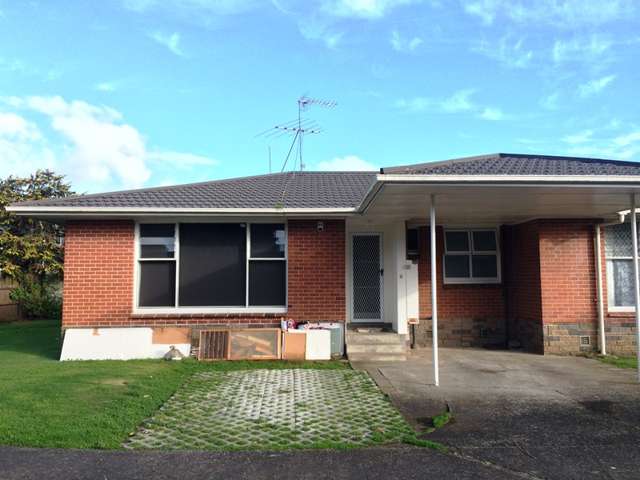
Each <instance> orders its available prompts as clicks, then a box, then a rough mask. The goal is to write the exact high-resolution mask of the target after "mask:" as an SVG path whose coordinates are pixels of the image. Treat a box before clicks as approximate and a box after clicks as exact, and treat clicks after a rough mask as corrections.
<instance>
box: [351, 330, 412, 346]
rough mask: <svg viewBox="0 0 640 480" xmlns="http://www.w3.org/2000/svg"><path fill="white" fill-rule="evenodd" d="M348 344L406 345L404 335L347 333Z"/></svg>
mask: <svg viewBox="0 0 640 480" xmlns="http://www.w3.org/2000/svg"><path fill="white" fill-rule="evenodd" d="M346 340H347V345H405V344H406V339H405V338H404V335H384V334H377V335H373V334H362V333H360V334H353V333H347V338H346Z"/></svg>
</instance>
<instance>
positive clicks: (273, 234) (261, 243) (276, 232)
mask: <svg viewBox="0 0 640 480" xmlns="http://www.w3.org/2000/svg"><path fill="white" fill-rule="evenodd" d="M285 242H286V238H285V230H284V224H282V223H254V224H253V225H251V257H253V258H284V248H285Z"/></svg>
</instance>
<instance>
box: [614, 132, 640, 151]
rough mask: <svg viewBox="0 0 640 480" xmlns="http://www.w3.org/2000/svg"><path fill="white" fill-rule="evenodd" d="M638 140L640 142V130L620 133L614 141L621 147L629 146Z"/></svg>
mask: <svg viewBox="0 0 640 480" xmlns="http://www.w3.org/2000/svg"><path fill="white" fill-rule="evenodd" d="M636 142H640V130H638V131H635V132H631V133H627V134H626V135H620V136H618V137H616V138H614V139H613V143H615V144H616V145H617V146H619V147H628V146H629V145H632V144H633V143H636Z"/></svg>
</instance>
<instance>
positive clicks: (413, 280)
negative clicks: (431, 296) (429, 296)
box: [394, 222, 419, 335]
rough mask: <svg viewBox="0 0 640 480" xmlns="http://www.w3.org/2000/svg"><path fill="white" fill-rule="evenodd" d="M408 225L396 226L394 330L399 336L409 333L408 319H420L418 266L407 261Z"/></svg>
mask: <svg viewBox="0 0 640 480" xmlns="http://www.w3.org/2000/svg"><path fill="white" fill-rule="evenodd" d="M406 233H407V232H406V225H405V223H404V222H398V223H395V224H394V259H395V262H396V265H395V272H396V299H397V301H396V308H397V312H396V322H395V324H394V329H395V331H396V332H398V333H399V334H402V335H405V334H407V333H408V332H409V327H408V319H409V318H418V313H419V303H418V264H417V263H413V262H412V261H411V260H407V255H406Z"/></svg>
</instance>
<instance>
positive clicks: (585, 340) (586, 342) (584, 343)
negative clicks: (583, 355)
mask: <svg viewBox="0 0 640 480" xmlns="http://www.w3.org/2000/svg"><path fill="white" fill-rule="evenodd" d="M580 345H581V346H583V347H588V346H589V345H591V337H588V336H587V335H583V336H581V337H580Z"/></svg>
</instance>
